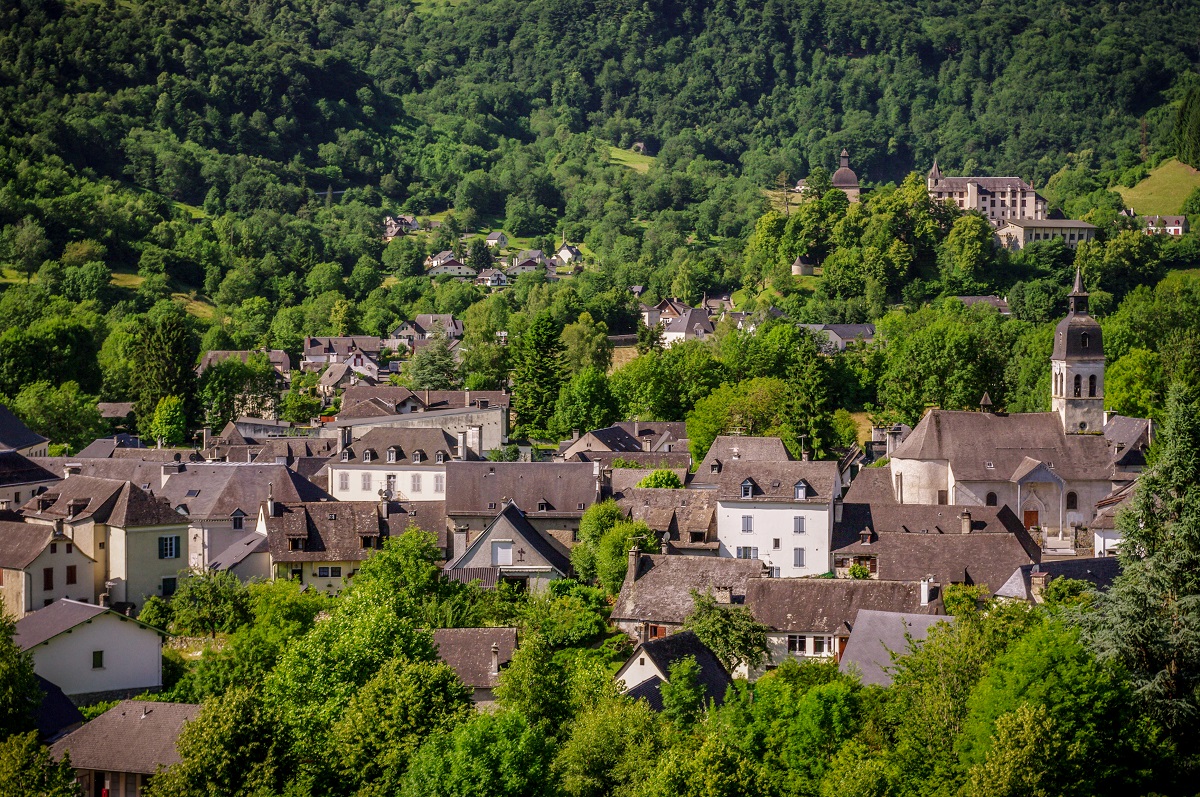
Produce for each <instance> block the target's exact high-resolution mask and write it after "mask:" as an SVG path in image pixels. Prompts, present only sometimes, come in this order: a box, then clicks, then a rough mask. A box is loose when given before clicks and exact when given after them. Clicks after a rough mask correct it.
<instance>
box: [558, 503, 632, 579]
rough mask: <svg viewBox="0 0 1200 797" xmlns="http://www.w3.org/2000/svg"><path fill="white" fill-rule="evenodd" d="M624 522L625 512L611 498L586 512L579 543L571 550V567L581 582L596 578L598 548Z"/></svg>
mask: <svg viewBox="0 0 1200 797" xmlns="http://www.w3.org/2000/svg"><path fill="white" fill-rule="evenodd" d="M623 520H625V513H624V511H622V510H621V508H620V507H619V506H617V502H616V501H614V500H612V499H611V498H608V499H605V500H603V501H597V502H596V503H594V504H592V505H591V506H589V507H588V508H587V509H585V510H584V512H583V516H582V517H581V518H580V519H579V542H578V544H577V545H576V546H575V547H574V548H572V549H571V567H572V568H573V569H574V570H575V574H576V575H577V576H578V577H579V579H580V580H581V581H585V582H587V581H592V580H593V579H594V578H596V548H597V546H599V544H600V540H601V539H602V538H603V537H604V535H605V534H607V533H608V532H609V531H610V530H611V529H612V528H613V527H614V526H615V525H616V524H618V523H620V522H622V521H623Z"/></svg>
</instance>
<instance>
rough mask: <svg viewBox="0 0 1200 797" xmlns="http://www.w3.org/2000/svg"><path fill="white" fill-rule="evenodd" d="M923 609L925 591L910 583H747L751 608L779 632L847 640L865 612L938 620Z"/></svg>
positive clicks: (932, 608) (933, 610)
mask: <svg viewBox="0 0 1200 797" xmlns="http://www.w3.org/2000/svg"><path fill="white" fill-rule="evenodd" d="M932 597H933V596H932V595H931V600H930V603H929V605H928V606H921V585H920V584H918V583H915V582H909V581H874V580H871V579H861V580H860V579H849V578H755V579H751V580H749V581H747V582H746V605H747V606H749V607H750V611H751V612H753V614H754V617H755V618H756V619H757V620H758V621H759V622H760V623H763V624H764V625H767V626H768V627H770V628H771V629H773V630H775V631H780V632H789V633H811V632H816V633H823V634H836V635H839V636H844V635H846V634H848V633H849V632H850V630H851V629H852V627H853V625H854V618H855V617H856V616H857V615H858V612H859V610H860V609H874V610H876V611H885V612H908V613H912V614H937V613H939V612H940V607H939V606H938V605H937V602H936V601H934V600H932Z"/></svg>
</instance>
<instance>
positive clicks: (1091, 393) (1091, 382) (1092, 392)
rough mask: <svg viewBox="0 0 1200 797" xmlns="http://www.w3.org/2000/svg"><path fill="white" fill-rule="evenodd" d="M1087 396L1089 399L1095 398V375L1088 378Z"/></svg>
mask: <svg viewBox="0 0 1200 797" xmlns="http://www.w3.org/2000/svg"><path fill="white" fill-rule="evenodd" d="M1088 396H1090V397H1091V398H1095V397H1096V375H1095V374H1092V375H1091V376H1089V377H1088Z"/></svg>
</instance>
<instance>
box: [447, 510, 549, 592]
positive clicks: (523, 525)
mask: <svg viewBox="0 0 1200 797" xmlns="http://www.w3.org/2000/svg"><path fill="white" fill-rule="evenodd" d="M498 528H504V529H505V531H506V532H507V533H511V534H515V535H516V536H518V537H520V538H522V539H523V540H525V543H526V544H528V545H529V547H531V548H533V550H535V551H536V552H537V553H538V555H540V556H541V557H542V558H543V559H545V560H546V561H547V562H549V563H550V565H551V566H552V567H554V568H555V569H556V570H558V572H560V573H562V574H563V575H567V574H569V573H570V572H571V560H570V559H568V558H567V556H566V555H565V554H564V553H563V552H562V551H560V550H559V549H558V548H556V547H555V546H554V545H553V544H552V543H551V542H550V541H549V540H548V539H546V538H545V537H544V536H543V535H542V533H541V532H539V531H538V530H537V529H535V528H534V527H533V526H532V525H531V524H530V523H529V521H528V520H526V518H525V513H524V512H522V511H521V509H520V508H519V507H517V506H516V505H514V504H508V505H507V506H505V507H504V508H503V509H502V510H500V512H499V513H498V514H497V515H496V517H495V518H493V519H492V522H491V523H489V524H488V527H487V528H486V529H484V530H483V532H482V533H481V534H480V535H479V536H478V537H476V538H475V541H474V542H472V543H471V544H470V545H468V546H467V548H466V550H464V551H462V552H461V553H459V554H458V555H457V556H455V557H454V558H453V559H451V560H450V561H449V562H447V563H446V566H445V568H443V569H444V570H446V571H447V572H451V571H454V570H457V569H458V565H459V563H460V562H462V561H465V560H466V559H468V558H469V556H470V554H471V553H472V552H474V551H475V549H476V548H477V547H478V546H479V545H480V544H481V543H482V541H483V540H485V539H487V538H488V537H489V536H491V533H492V532H493V531H494V530H496V529H498ZM469 569H471V570H476V569H478V568H469ZM456 580H458V579H456Z"/></svg>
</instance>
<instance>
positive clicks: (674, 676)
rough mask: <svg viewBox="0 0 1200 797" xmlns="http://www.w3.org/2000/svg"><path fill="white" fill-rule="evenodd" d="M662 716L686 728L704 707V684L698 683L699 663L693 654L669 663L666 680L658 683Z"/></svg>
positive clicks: (680, 727)
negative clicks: (669, 667) (669, 668)
mask: <svg viewBox="0 0 1200 797" xmlns="http://www.w3.org/2000/svg"><path fill="white" fill-rule="evenodd" d="M659 691H660V692H661V693H662V706H663V716H664V717H666V718H667V719H668V720H670V721H671V723H673V724H674V725H675V727H677V728H679V729H681V730H686V729H687V728H690V727H691V726H692V725H693V724H695V722H696V720H698V719H699V718H700V715H701V713H703V711H704V709H705V705H704V686H703V685H702V684H701V683H700V665H699V664H697V663H696V657H695V656H685V657H684V658H682V659H679V660H678V661H675V662H672V663H671V670H670V672H669V673H668V674H667V680H666V681H663V682H662V683H661V684H659Z"/></svg>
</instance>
